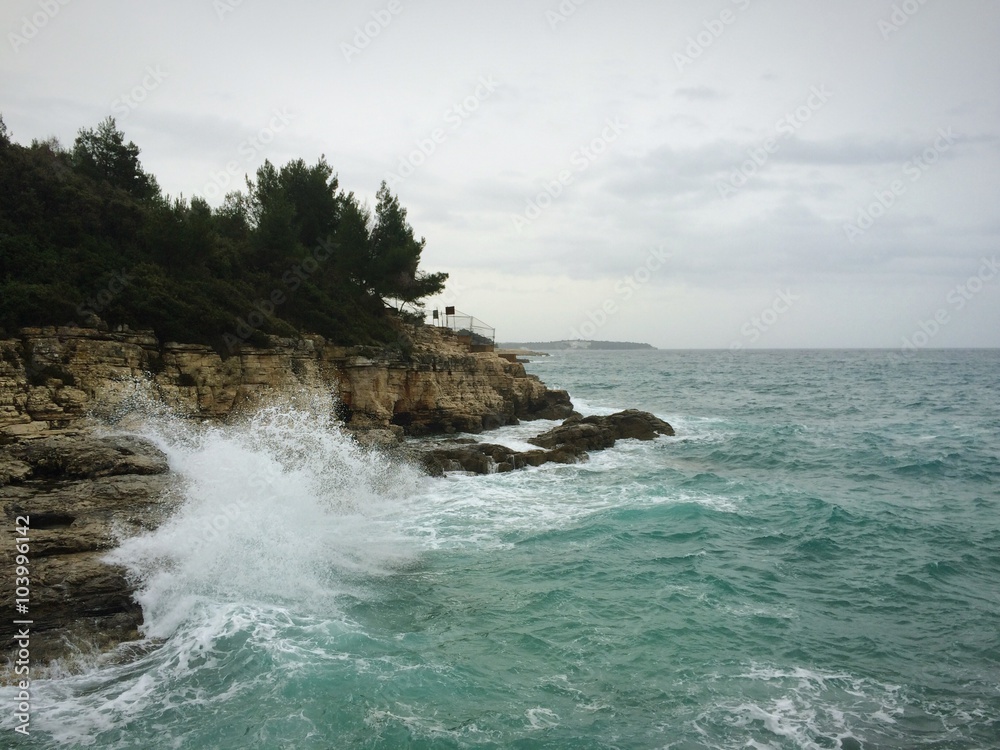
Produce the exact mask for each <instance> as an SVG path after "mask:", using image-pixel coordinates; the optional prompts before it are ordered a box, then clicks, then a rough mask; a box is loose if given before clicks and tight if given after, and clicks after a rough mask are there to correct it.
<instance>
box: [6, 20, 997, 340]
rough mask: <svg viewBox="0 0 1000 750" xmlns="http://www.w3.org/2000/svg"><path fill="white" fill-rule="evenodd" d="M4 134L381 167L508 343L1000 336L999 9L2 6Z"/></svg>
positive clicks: (227, 181) (362, 169) (468, 299)
mask: <svg viewBox="0 0 1000 750" xmlns="http://www.w3.org/2000/svg"><path fill="white" fill-rule="evenodd" d="M0 32H2V34H3V39H0V113H2V115H3V118H4V121H5V122H6V124H7V126H8V128H9V130H10V132H11V136H12V137H13V139H14V140H15V141H17V142H20V143H24V144H27V143H30V142H31V140H32V139H36V138H37V139H44V138H48V137H51V136H54V137H56V138H58V139H59V140H60V141H61V142H62V143H63V144H64V145H67V146H69V145H72V142H73V139H74V137H75V135H76V133H77V131H78V130H79V129H80V128H82V127H94V126H95V125H97V123H99V122H100V121H101V120H102V119H104V118H105V117H107V116H109V115H110V116H114V117H115V118H116V120H117V123H118V126H119V127H120V128H121V129H122V130H124V132H125V134H126V136H127V137H128V138H129V139H131V140H133V141H135V143H136V144H137V145H138V146H139V147H140V148H141V149H142V152H141V157H140V158H141V160H142V162H143V165H144V167H145V168H146V170H147V171H149V172H152V173H153V174H154V175H156V177H157V179H158V181H159V183H160V186H161V188H162V189H163V190H164V191H165V192H167V193H169V194H171V195H173V196H178V195H184V196H186V197H191V196H194V195H200V196H202V197H205V198H206V199H207V200H208V201H209V202H210V203H212V204H213V205H219V204H220V203H221V201H222V198H223V196H224V194H225V193H226V192H228V191H229V190H233V189H239V188H242V187H243V184H244V175H245V174H250V175H253V173H254V172H255V171H256V169H257V167H259V166H260V165H261V164H262V163H263V162H264V160H265V159H269V160H270V161H271V162H273V163H275V164H277V165H281V164H284V163H285V162H287V161H289V160H291V159H296V158H303V159H305V160H306V161H307V162H309V163H313V162H315V160H316V159H318V158H319V157H320V155H325V156H326V159H327V160H328V162H329V163H330V164H331V166H333V168H334V170H335V171H336V172H337V174H338V178H339V181H340V185H341V186H342V187H343V188H345V189H347V190H351V191H354V192H355V193H356V194H357V195H359V196H361V197H363V198H364V199H366V200H367V201H368V202H369V203H370V204H373V203H374V196H375V193H376V191H377V190H378V188H379V185H380V183H381V182H382V181H383V180H385V181H386V182H388V184H389V185H390V187H391V188H392V190H393V191H394V192H395V193H396V194H397V195H398V196H399V198H400V201H401V203H402V204H403V206H405V207H406V208H407V209H408V218H409V221H410V222H411V224H412V225H413V227H414V230H415V232H416V234H417V235H418V236H423V237H424V238H426V242H427V244H426V248H425V250H424V252H423V260H422V267H423V268H424V269H425V270H427V271H447V272H448V273H449V274H450V278H449V281H448V285H447V287H446V289H445V292H444V293H443V294H442V295H441V297H439V298H435V299H433V300H430V301H429V309H430V308H433V307H435V306H444V305H454V306H456V307H457V308H458V310H460V311H462V312H465V313H468V314H471V315H474V316H476V317H477V318H480V319H482V320H483V321H485V322H487V323H488V324H489V325H492V326H494V327H495V328H496V329H497V339H498V340H499V341H547V340H560V339H571V338H582V339H596V340H620V341H622V340H624V341H641V342H648V343H650V344H653V345H654V346H656V347H660V348H730V349H744V348H745V349H755V348H784V347H817V348H818V347H845V348H846V347H878V348H891V349H898V350H901V351H903V350H906V351H912V350H917V349H921V348H925V347H974V346H988V347H997V346H1000V264H998V257H1000V47H998V45H997V42H998V40H1000V3H997V2H995V1H994V0H952V2H944V0H840V1H839V2H836V3H832V2H831V3H815V2H793V0H705V1H703V2H691V3H679V2H652V1H648V0H618V1H617V2H610V1H609V0H562V1H561V2H560V0H505V2H503V3H499V2H497V3H480V2H473V1H471V0H465V2H459V1H458V0H374V2H368V1H365V2H353V3H329V2H316V1H314V2H309V1H307V0H288V1H286V2H283V3H280V4H279V3H265V2H264V0H174V1H173V2H169V3H167V2H155V3H136V2H125V0H104V1H103V2H98V3H93V2H90V3H87V2H83V1H82V0H5V2H4V3H3V7H2V8H0Z"/></svg>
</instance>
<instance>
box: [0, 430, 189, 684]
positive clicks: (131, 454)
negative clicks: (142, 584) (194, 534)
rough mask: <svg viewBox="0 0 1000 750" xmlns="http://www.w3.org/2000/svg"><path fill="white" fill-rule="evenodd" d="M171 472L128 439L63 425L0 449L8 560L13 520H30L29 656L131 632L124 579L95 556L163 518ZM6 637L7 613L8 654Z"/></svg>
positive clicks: (91, 647) (1, 538)
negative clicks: (53, 431)
mask: <svg viewBox="0 0 1000 750" xmlns="http://www.w3.org/2000/svg"><path fill="white" fill-rule="evenodd" d="M171 480H172V477H171V476H170V474H169V473H168V466H167V459H166V456H164V455H163V453H162V452H161V451H160V450H159V449H158V448H156V446H154V445H153V444H152V443H150V442H148V441H146V440H142V439H140V438H137V437H130V436H122V435H116V436H101V435H95V434H93V433H90V432H87V431H69V430H67V431H64V432H63V433H60V434H49V435H46V436H44V437H39V438H36V439H32V440H24V441H22V442H18V443H15V444H13V445H7V446H4V447H2V448H0V510H2V514H3V519H4V530H3V533H2V534H0V558H2V559H4V560H8V561H11V562H13V561H14V559H15V555H16V550H15V543H16V542H15V540H16V538H17V534H16V532H15V522H16V520H17V517H18V516H27V517H28V518H29V520H30V525H29V528H30V533H29V537H28V538H29V540H30V541H29V543H28V544H29V549H30V551H29V553H28V558H29V565H28V567H29V570H30V579H31V595H30V605H29V612H28V614H27V615H25V616H24V617H26V618H27V619H30V620H32V621H33V624H32V626H31V660H32V664H36V665H37V664H44V663H50V662H52V661H53V660H55V659H60V660H65V659H67V658H71V657H72V656H73V655H77V654H79V655H90V654H93V653H100V652H104V651H107V650H108V649H111V648H113V647H115V646H117V645H118V644H120V643H123V642H127V641H134V640H137V639H139V638H140V635H139V626H140V625H141V623H142V610H141V608H140V607H139V605H138V604H137V603H136V601H135V600H134V598H133V593H134V592H133V586H132V584H131V582H129V581H128V580H127V577H126V574H125V571H124V570H123V569H122V568H120V567H116V566H113V565H109V564H108V563H106V562H104V561H103V557H104V556H105V555H106V554H107V553H108V552H109V551H110V550H112V549H113V548H114V547H115V546H117V544H118V543H119V541H120V540H121V539H122V538H124V537H128V536H133V535H135V534H138V533H142V532H144V531H148V530H151V529H153V528H156V526H158V525H159V524H160V523H161V522H162V521H163V520H164V519H165V518H166V517H167V516H168V514H169V512H170V510H171V509H172V507H173V502H172V500H171V498H172V494H171V492H170V491H169V490H170V485H171ZM14 596H15V592H14V590H13V588H12V587H11V586H4V587H2V589H0V611H3V612H13V611H14V604H15V602H14ZM14 635H15V628H14V626H13V625H12V618H10V617H7V618H4V619H3V620H0V639H2V641H0V642H2V644H3V648H4V653H5V654H7V655H8V656H9V655H10V654H12V653H13V652H14V647H15V644H14Z"/></svg>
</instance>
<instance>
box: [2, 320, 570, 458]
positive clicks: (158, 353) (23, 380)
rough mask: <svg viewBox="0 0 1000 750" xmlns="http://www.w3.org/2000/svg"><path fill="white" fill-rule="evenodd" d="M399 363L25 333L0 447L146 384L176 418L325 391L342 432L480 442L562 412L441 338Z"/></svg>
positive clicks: (482, 356) (533, 382)
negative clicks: (495, 430) (450, 435)
mask: <svg viewBox="0 0 1000 750" xmlns="http://www.w3.org/2000/svg"><path fill="white" fill-rule="evenodd" d="M403 333H404V335H405V336H406V337H407V343H408V344H410V343H411V344H412V347H411V351H410V353H409V355H408V356H406V357H404V356H402V355H399V354H391V353H389V352H387V351H385V350H380V349H371V348H367V349H366V348H360V347H354V348H346V347H338V346H333V345H330V344H328V343H327V342H326V341H325V340H324V339H323V338H322V337H319V336H306V337H304V338H302V339H300V340H297V341H291V340H280V339H274V340H273V342H272V344H273V345H272V346H271V347H270V348H266V349H259V348H250V347H245V348H242V349H240V350H239V351H238V352H236V353H234V354H233V355H232V356H230V357H227V358H225V359H223V357H221V356H220V355H219V354H218V353H216V352H215V351H213V350H212V349H211V348H210V347H207V346H199V345H191V344H172V343H161V342H159V341H158V340H157V339H156V338H155V337H154V336H152V335H151V334H149V333H142V332H102V331H98V330H95V329H85V328H28V329H23V330H22V332H21V335H20V337H19V338H16V339H7V340H0V440H2V439H4V438H8V439H9V438H21V437H30V436H32V435H40V434H42V433H44V432H46V431H47V430H50V429H55V428H64V427H66V426H69V425H70V424H72V423H73V422H74V421H75V420H76V419H79V418H80V417H81V416H83V415H85V414H86V413H87V412H88V411H91V410H92V409H94V408H99V407H101V406H106V405H113V404H114V403H115V401H116V400H118V399H120V398H122V397H124V396H125V395H126V394H128V393H129V392H132V391H134V389H135V382H136V381H148V382H149V383H150V384H151V386H152V387H153V388H154V389H155V391H156V395H157V397H158V399H160V400H162V401H163V402H164V403H166V404H168V405H170V406H172V407H174V408H175V409H177V410H179V411H180V412H182V413H186V414H189V415H191V416H195V417H202V418H224V417H227V416H229V415H230V414H232V413H233V412H235V411H239V410H240V409H243V408H248V407H251V408H252V406H253V405H254V404H255V403H258V402H260V401H262V400H264V399H267V398H269V397H273V396H274V395H276V394H280V393H282V392H287V391H293V390H296V389H301V388H308V389H317V390H321V391H327V392H332V393H333V394H334V395H336V396H338V397H339V399H340V402H341V404H342V409H343V412H342V414H341V415H340V416H342V417H343V418H344V421H345V422H346V423H347V426H348V427H350V428H357V429H362V430H363V429H391V428H395V431H396V432H405V433H407V434H412V435H422V434H430V433H439V432H453V431H464V432H479V431H481V430H483V429H489V428H491V427H498V426H501V425H504V424H510V423H515V422H516V421H517V420H518V419H531V418H549V419H560V418H564V417H567V416H569V415H570V414H571V413H572V405H571V404H570V402H569V397H568V395H567V394H566V393H565V391H550V390H548V389H547V388H546V387H545V386H544V385H543V384H542V383H541V382H540V381H539V380H538V379H537V378H536V377H533V376H530V375H528V374H527V373H525V371H524V367H523V365H521V364H519V363H514V362H508V361H506V360H504V359H501V358H500V357H498V356H497V355H495V354H492V353H477V354H472V353H469V352H468V351H467V350H466V348H465V347H464V346H462V345H461V344H460V343H458V342H457V341H456V340H455V339H454V337H452V336H449V335H448V332H446V331H443V330H441V329H436V328H407V329H405V330H404V332H403Z"/></svg>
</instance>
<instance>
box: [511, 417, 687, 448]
mask: <svg viewBox="0 0 1000 750" xmlns="http://www.w3.org/2000/svg"><path fill="white" fill-rule="evenodd" d="M673 434H674V428H673V427H671V426H670V425H669V424H667V423H666V422H664V421H663V420H662V419H659V418H658V417H655V416H653V415H652V414H650V413H649V412H645V411H639V410H638V409H626V410H625V411H620V412H617V413H616V414H610V415H608V416H601V417H599V416H592V417H579V416H577V417H570V418H569V419H567V420H566V421H565V422H563V423H562V424H561V425H559V426H558V427H553V428H552V429H551V430H549V431H548V432H543V433H542V434H541V435H539V436H538V437H534V438H531V439H530V440H529V441H528V442H529V443H531V444H532V445H537V446H539V447H541V448H549V449H551V448H555V447H557V446H561V447H564V448H570V449H578V450H584V451H586V450H602V449H604V448H610V447H611V446H612V445H614V444H615V442H616V441H618V440H624V439H628V438H633V439H636V440H652V439H653V438H656V437H658V436H660V435H673Z"/></svg>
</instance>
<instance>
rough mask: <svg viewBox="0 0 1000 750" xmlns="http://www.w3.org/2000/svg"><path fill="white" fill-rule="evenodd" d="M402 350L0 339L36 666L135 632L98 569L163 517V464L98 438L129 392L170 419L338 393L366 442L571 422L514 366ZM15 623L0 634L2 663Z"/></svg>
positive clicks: (440, 343) (74, 332) (422, 335)
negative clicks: (26, 530)
mask: <svg viewBox="0 0 1000 750" xmlns="http://www.w3.org/2000/svg"><path fill="white" fill-rule="evenodd" d="M399 330H400V337H401V344H402V346H401V347H398V350H397V351H393V350H388V349H386V350H382V349H374V348H344V347H338V346H334V345H332V344H330V343H328V342H327V341H325V340H324V339H323V338H321V337H318V336H306V337H303V338H301V339H299V340H294V341H293V340H280V339H273V340H272V341H271V346H269V347H268V348H251V347H245V348H242V349H240V350H239V351H237V352H235V353H233V354H232V355H231V356H227V357H223V356H220V354H219V353H217V352H216V351H214V350H212V349H211V348H210V347H207V346H199V345H189V344H175V343H166V342H160V341H158V340H157V339H156V337H155V336H153V335H152V334H151V333H148V332H135V331H127V330H121V331H108V330H99V329H96V328H75V327H61V328H26V329H22V330H21V331H20V334H19V336H17V337H15V338H11V339H5V340H0V514H2V516H3V519H4V523H5V529H4V531H3V533H0V560H4V561H7V562H6V563H5V565H4V566H3V567H4V569H5V570H6V571H8V572H11V575H10V576H8V583H7V584H5V585H4V587H3V590H2V591H0V609H2V611H3V612H5V613H8V614H10V613H13V612H14V604H15V597H14V589H13V588H12V587H11V585H10V584H12V583H13V577H12V576H13V573H12V571H13V570H14V564H13V561H14V559H15V540H16V538H17V534H16V532H15V522H16V519H17V517H18V516H27V517H29V518H30V543H29V546H30V555H29V557H30V566H29V568H30V571H31V607H30V613H31V615H32V619H33V620H34V623H35V624H34V625H33V628H34V631H33V632H35V633H36V636H35V637H34V639H33V640H32V659H33V660H35V661H41V662H44V661H48V660H51V659H53V658H56V657H63V656H67V655H71V654H72V653H74V652H75V651H77V650H78V649H80V648H82V647H85V646H86V647H94V646H96V647H98V648H100V647H102V646H108V645H113V644H115V643H119V642H121V641H123V640H129V639H130V638H133V637H136V636H137V635H138V631H137V628H138V626H139V625H140V624H141V611H140V610H139V608H138V605H136V604H135V602H134V601H133V599H132V589H131V588H130V586H129V583H128V581H126V579H125V576H124V571H123V570H121V569H119V568H115V567H113V566H109V565H107V564H106V563H104V562H103V560H102V558H103V556H104V555H105V554H106V553H107V552H108V551H109V550H110V549H112V548H113V547H114V546H116V544H117V542H118V540H119V539H120V538H122V536H128V535H130V534H132V533H135V532H137V531H139V530H142V529H151V528H154V527H155V526H156V525H157V524H158V523H159V522H160V521H161V520H162V519H163V518H164V517H165V516H166V515H167V514H168V513H169V510H170V507H171V497H170V492H169V488H170V486H171V477H170V475H169V473H168V467H167V464H166V460H165V457H164V456H163V455H162V454H161V453H160V452H159V451H158V450H157V449H156V448H155V447H154V446H152V445H150V444H148V443H145V442H144V441H139V440H136V439H134V438H124V437H114V436H105V435H101V434H100V433H99V432H95V430H94V429H93V424H94V423H93V420H91V419H88V417H89V416H90V415H95V414H96V415H98V416H100V415H102V413H109V412H113V411H114V410H115V409H116V407H117V406H118V405H119V404H121V402H122V400H123V399H126V398H129V397H130V396H131V395H134V394H135V392H136V390H137V384H139V385H140V386H141V387H142V388H143V389H144V390H146V391H148V390H152V391H153V394H154V395H155V397H156V399H157V400H158V401H161V402H163V403H165V404H167V405H168V406H170V407H172V408H173V409H174V410H176V411H177V412H179V413H181V414H185V415H188V416H190V417H192V418H198V419H220V420H221V419H225V418H227V417H229V416H230V415H235V414H237V413H239V412H240V411H241V410H244V409H252V408H253V407H254V406H255V405H256V404H258V403H264V402H267V401H268V400H269V399H272V398H274V397H275V396H280V395H281V394H283V393H290V392H291V393H294V392H299V391H301V390H303V389H306V390H307V391H311V392H315V391H317V390H319V391H322V392H327V393H329V392H331V391H332V392H333V393H334V394H335V395H337V396H338V397H339V404H340V406H339V414H338V415H337V416H338V417H339V418H340V419H342V420H343V421H344V423H345V425H346V426H347V427H348V428H350V429H352V430H354V431H355V433H356V434H357V435H358V437H359V439H360V440H362V441H365V440H368V441H370V442H375V441H378V440H387V441H391V440H392V439H394V438H398V437H399V436H401V435H403V434H410V435H424V434H431V433H448V432H457V431H462V432H480V431H482V430H484V429H488V428H491V427H497V426H501V425H504V424H511V423H515V422H517V421H518V420H519V419H532V418H548V419H559V418H563V417H566V416H569V415H570V414H571V413H572V405H571V404H570V401H569V397H568V395H567V394H566V392H565V391H551V390H549V389H547V388H546V387H545V386H544V385H543V384H542V383H541V382H540V381H539V380H538V379H537V378H536V377H533V376H530V375H528V374H527V373H526V372H525V371H524V368H523V366H522V365H521V364H519V363H512V362H508V361H506V360H504V359H502V358H500V357H499V356H497V355H496V354H492V353H470V352H469V351H468V350H467V347H465V346H463V345H462V344H461V343H460V342H459V341H457V340H456V339H455V338H454V337H453V336H450V335H449V333H448V332H447V331H443V330H440V329H434V328H413V327H406V326H403V325H402V324H400V329H399ZM12 619H13V618H11V617H6V618H5V619H4V620H2V622H4V623H5V624H4V625H3V626H2V629H0V638H2V641H3V643H4V651H5V652H6V653H8V654H10V653H12V651H11V646H12V644H13V642H14V641H13V637H14V633H15V629H14V626H12V625H11V622H12Z"/></svg>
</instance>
